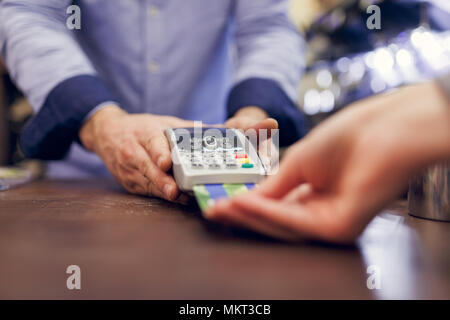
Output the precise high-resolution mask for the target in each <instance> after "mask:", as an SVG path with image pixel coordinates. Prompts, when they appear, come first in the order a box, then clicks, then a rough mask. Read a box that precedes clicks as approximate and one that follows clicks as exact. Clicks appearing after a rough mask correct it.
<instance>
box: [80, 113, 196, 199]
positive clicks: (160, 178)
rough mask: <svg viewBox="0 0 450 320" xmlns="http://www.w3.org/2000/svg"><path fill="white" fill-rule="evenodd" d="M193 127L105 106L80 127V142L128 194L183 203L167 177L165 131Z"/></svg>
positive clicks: (189, 123) (168, 161) (167, 151)
mask: <svg viewBox="0 0 450 320" xmlns="http://www.w3.org/2000/svg"><path fill="white" fill-rule="evenodd" d="M192 126H193V123H192V122H191V121H185V120H181V119H178V118H175V117H168V116H155V115H149V114H134V115H132V114H128V113H126V112H125V111H123V110H122V109H120V108H119V107H117V106H107V107H104V108H102V109H101V110H99V111H98V112H97V113H95V114H94V116H93V117H92V118H91V119H89V120H88V121H87V122H86V123H85V124H84V125H83V127H82V128H81V130H80V139H81V141H82V143H83V144H84V146H85V147H86V148H87V149H88V150H91V151H93V152H95V153H97V154H98V155H99V156H100V158H102V160H103V161H104V163H105V165H106V167H107V168H108V170H109V171H110V172H111V173H112V175H113V176H114V177H115V178H116V179H117V181H119V182H120V184H122V186H123V187H124V188H125V189H126V190H128V191H129V192H131V193H136V194H141V195H150V196H157V197H160V198H164V199H166V200H169V201H177V200H178V201H181V202H185V201H186V200H187V196H186V195H183V194H181V193H180V191H179V189H178V187H177V185H176V183H175V181H174V179H173V178H172V176H171V175H170V174H169V173H168V171H169V169H170V168H171V166H172V159H171V153H170V149H169V145H168V142H167V139H166V137H165V136H164V129H166V128H169V127H192Z"/></svg>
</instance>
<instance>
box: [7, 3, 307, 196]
mask: <svg viewBox="0 0 450 320" xmlns="http://www.w3.org/2000/svg"><path fill="white" fill-rule="evenodd" d="M288 3H289V1H287V0H215V1H207V0H188V1H186V0H135V1H126V0H108V1H106V0H78V1H71V0H40V1H35V0H0V48H1V55H2V56H3V58H4V60H5V62H6V65H7V67H8V69H9V71H10V74H11V76H12V78H13V79H14V80H15V82H16V83H17V85H18V86H19V87H20V89H21V90H22V91H23V92H24V93H25V94H26V96H27V98H28V99H29V101H30V103H31V105H32V107H33V109H34V111H35V116H34V117H33V119H32V120H31V121H30V122H29V123H28V124H27V126H26V127H25V129H24V131H23V134H22V138H21V147H22V149H23V151H24V152H25V154H26V155H27V156H29V157H34V158H40V159H45V160H60V159H64V160H62V161H49V165H48V174H49V175H50V176H52V177H74V176H76V177H89V176H100V175H105V174H107V170H106V169H108V170H109V171H110V172H111V173H112V175H113V176H114V177H115V178H116V179H117V180H118V181H119V182H120V183H121V184H122V185H123V186H124V187H125V188H126V189H127V190H129V191H130V192H133V193H139V194H148V195H155V196H159V197H163V198H165V199H168V200H175V199H177V197H178V196H179V190H178V189H177V187H176V185H175V182H174V180H173V178H172V177H171V176H170V174H168V173H167V172H168V170H169V169H170V167H171V159H170V151H169V148H168V145H167V142H166V140H165V138H164V135H163V130H164V129H165V128H167V127H178V126H192V122H191V121H190V120H201V121H203V122H206V123H223V122H224V121H227V119H228V121H227V122H226V124H227V125H229V126H234V127H240V128H244V129H245V128H248V127H252V126H258V127H267V128H274V127H277V126H279V127H280V140H281V142H282V143H285V144H288V143H291V142H293V141H295V140H296V139H298V138H299V137H301V136H302V134H303V118H302V115H301V114H300V113H299V112H298V110H297V109H296V108H295V105H294V102H293V101H295V100H296V91H297V90H296V87H297V84H298V81H299V79H300V76H301V71H302V67H303V59H302V47H303V42H302V39H301V38H300V36H299V35H298V34H297V32H296V30H295V28H294V27H293V26H292V25H291V23H290V22H289V19H288V17H287V11H288ZM71 5H77V6H78V7H79V8H80V12H81V25H80V27H81V28H80V29H75V30H70V29H69V28H67V25H66V20H67V18H68V17H69V15H68V8H69V6H71ZM69 11H70V10H69ZM270 118H273V119H275V120H276V121H274V120H273V119H270Z"/></svg>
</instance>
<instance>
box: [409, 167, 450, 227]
mask: <svg viewBox="0 0 450 320" xmlns="http://www.w3.org/2000/svg"><path fill="white" fill-rule="evenodd" d="M408 208H409V214H410V215H412V216H415V217H419V218H425V219H431V220H438V221H450V163H447V164H440V165H435V166H433V167H431V168H429V169H427V170H426V172H425V173H424V174H422V175H418V176H416V177H414V178H413V179H412V180H411V181H410V184H409V193H408Z"/></svg>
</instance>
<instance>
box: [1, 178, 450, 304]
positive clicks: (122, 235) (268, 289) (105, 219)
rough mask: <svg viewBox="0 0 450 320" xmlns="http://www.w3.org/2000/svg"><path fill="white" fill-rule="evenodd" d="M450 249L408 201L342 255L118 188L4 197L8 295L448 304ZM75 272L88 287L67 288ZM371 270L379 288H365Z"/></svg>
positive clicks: (33, 188) (58, 186)
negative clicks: (435, 300) (437, 300)
mask: <svg viewBox="0 0 450 320" xmlns="http://www.w3.org/2000/svg"><path fill="white" fill-rule="evenodd" d="M449 244H450V224H449V223H442V222H433V221H427V220H421V219H417V218H413V217H410V216H408V215H407V214H406V209H405V203H404V202H401V203H399V204H397V205H396V206H395V207H393V208H392V209H390V210H386V211H384V212H383V213H381V214H380V215H379V216H378V217H377V218H375V219H374V220H373V222H372V223H371V224H370V225H369V227H368V228H367V229H366V231H365V233H364V234H363V236H362V237H361V238H360V240H359V241H358V242H357V244H356V245H355V246H352V247H335V246H330V245H324V244H318V243H299V244H286V243H282V242H278V241H273V240H270V239H267V238H264V237H262V236H258V235H255V234H252V233H249V232H245V231H242V230H237V229H230V228H225V227H222V226H218V225H215V224H211V223H208V222H206V221H204V220H203V219H202V218H201V216H200V214H199V210H198V208H197V207H196V206H195V205H193V206H191V207H183V206H179V205H175V204H170V203H167V202H165V201H162V200H157V199H150V198H144V197H137V196H133V195H129V194H126V193H125V192H123V191H122V190H121V189H120V187H118V186H117V185H116V184H115V183H114V182H112V181H108V180H103V181H102V180H101V181H98V180H89V181H52V182H51V181H45V180H44V181H37V182H34V183H31V184H29V185H26V186H23V187H20V188H16V189H13V190H9V191H4V192H0V298H2V299H16V298H43V299H47V298H56V299H82V298H89V299H91V298H94V299H100V298H144V299H147V298H148V299H304V298H308V299H316V298H326V299H330V298H331V299H334V298H336V299H347V298H354V299H400V298H406V299H409V298H413V299H415V298H425V299H428V298H442V299H450V249H449ZM69 265H78V266H79V267H80V268H81V286H82V287H81V290H68V289H67V287H66V279H67V277H68V276H69V275H68V274H66V268H67V267H68V266H69ZM371 265H375V266H377V267H378V268H379V271H380V279H381V289H378V290H377V289H373V290H369V289H368V287H367V284H366V281H367V278H368V276H369V274H368V273H367V268H368V266H371Z"/></svg>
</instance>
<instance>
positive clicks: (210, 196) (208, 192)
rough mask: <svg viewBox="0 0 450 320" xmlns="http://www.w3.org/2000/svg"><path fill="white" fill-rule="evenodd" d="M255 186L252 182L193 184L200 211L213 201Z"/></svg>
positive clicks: (243, 191) (212, 203) (244, 191)
mask: <svg viewBox="0 0 450 320" xmlns="http://www.w3.org/2000/svg"><path fill="white" fill-rule="evenodd" d="M254 187H255V184H254V183H245V184H204V185H195V186H194V188H193V189H194V194H195V198H196V199H197V202H198V205H199V206H200V209H202V211H205V210H206V209H208V208H209V207H210V206H212V205H214V202H215V201H216V200H218V199H221V198H230V197H232V196H235V195H238V194H243V193H246V192H248V191H249V190H251V189H253V188H254Z"/></svg>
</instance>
